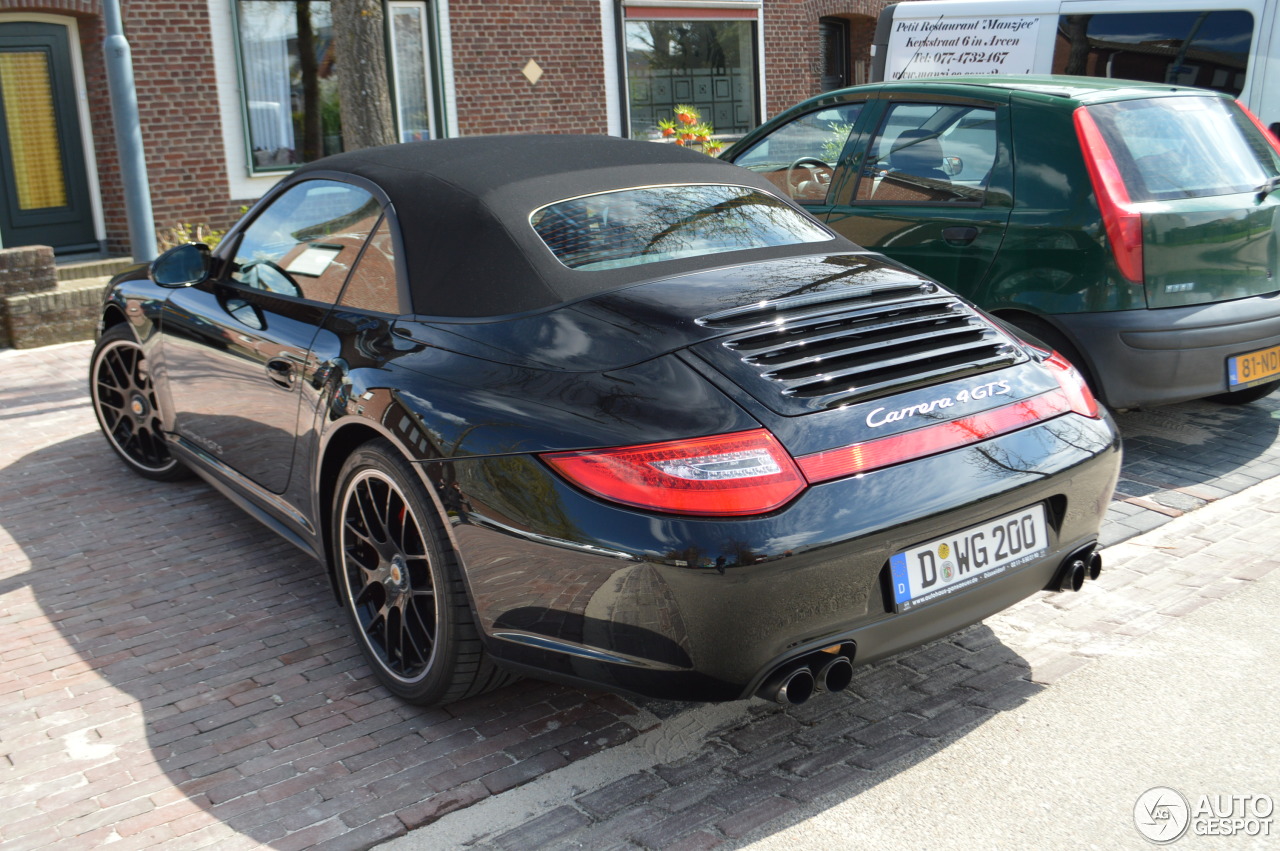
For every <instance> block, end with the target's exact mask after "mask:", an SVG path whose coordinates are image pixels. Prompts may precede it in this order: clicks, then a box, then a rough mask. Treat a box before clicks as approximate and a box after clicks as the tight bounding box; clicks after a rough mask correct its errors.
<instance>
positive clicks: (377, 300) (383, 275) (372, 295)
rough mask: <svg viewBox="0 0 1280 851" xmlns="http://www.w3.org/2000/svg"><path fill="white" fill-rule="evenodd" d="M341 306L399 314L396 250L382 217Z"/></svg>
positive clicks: (348, 283)
mask: <svg viewBox="0 0 1280 851" xmlns="http://www.w3.org/2000/svg"><path fill="white" fill-rule="evenodd" d="M340 303H341V305H342V306H343V307H350V308H353V309H355V310H369V311H373V312H375V313H389V314H392V315H397V316H398V315H399V314H401V313H403V312H404V310H403V309H402V308H401V305H400V291H399V289H398V288H397V287H396V252H395V247H394V246H393V244H392V241H391V226H390V223H389V222H388V221H387V220H386V219H385V218H384V219H383V220H382V224H380V225H378V229H377V230H376V231H374V234H373V237H372V238H371V239H370V240H369V247H368V248H366V249H365V250H364V254H362V255H360V262H359V263H358V264H357V265H356V269H355V272H354V273H352V275H351V280H350V281H348V282H347V288H346V289H345V290H343V291H342V301H341V302H340Z"/></svg>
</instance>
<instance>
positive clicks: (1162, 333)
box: [1054, 292, 1280, 408]
mask: <svg viewBox="0 0 1280 851" xmlns="http://www.w3.org/2000/svg"><path fill="white" fill-rule="evenodd" d="M1054 318H1055V319H1056V320H1057V321H1058V322H1059V323H1060V325H1061V328H1062V330H1063V331H1064V332H1065V333H1066V335H1067V336H1068V337H1069V338H1070V339H1071V342H1072V343H1073V344H1074V345H1075V346H1076V348H1077V349H1078V350H1079V352H1080V354H1081V356H1082V357H1084V358H1085V360H1086V361H1087V362H1088V366H1089V369H1090V371H1091V372H1092V373H1093V376H1094V378H1095V379H1096V380H1097V381H1098V383H1099V385H1100V389H1101V391H1102V395H1103V397H1104V399H1105V401H1106V402H1107V404H1109V405H1110V406H1111V407H1113V408H1138V407H1145V406H1152V405H1166V404H1171V403H1174V402H1185V401H1187V400H1189V399H1202V398H1204V397H1205V396H1212V395H1214V394H1217V393H1225V392H1227V390H1228V386H1227V359H1228V358H1230V357H1232V356H1234V355H1240V354H1244V353H1246V352H1251V351H1256V350H1258V349H1265V348H1268V347H1270V346H1275V345H1280V292H1277V293H1271V294H1269V295H1265V296H1253V297H1250V298H1242V299H1236V300H1234V301H1225V302H1217V303H1214V304H1200V305H1193V306H1190V307H1169V308H1161V309H1159V310H1117V311H1110V312H1105V313H1070V314H1059V315H1057V316H1055V317H1054Z"/></svg>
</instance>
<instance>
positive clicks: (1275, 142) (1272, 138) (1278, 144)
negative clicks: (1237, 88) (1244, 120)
mask: <svg viewBox="0 0 1280 851" xmlns="http://www.w3.org/2000/svg"><path fill="white" fill-rule="evenodd" d="M1236 106H1238V107H1240V111H1241V112H1243V113H1244V114H1245V115H1247V116H1248V117H1249V120H1250V121H1252V122H1253V126H1254V127H1257V128H1258V132H1259V133H1261V134H1262V138H1264V139H1266V140H1267V142H1268V143H1269V144H1270V145H1271V148H1272V150H1274V151H1275V152H1276V153H1277V154H1280V139H1277V138H1276V134H1274V133H1272V132H1271V131H1270V130H1268V129H1267V128H1266V127H1265V126H1264V125H1263V123H1262V120H1261V119H1260V118H1258V116H1256V115H1254V114H1253V111H1252V110H1251V109H1249V107H1247V106H1245V105H1244V104H1243V103H1241V102H1240V101H1236Z"/></svg>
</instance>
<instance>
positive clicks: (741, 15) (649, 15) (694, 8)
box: [615, 0, 767, 139]
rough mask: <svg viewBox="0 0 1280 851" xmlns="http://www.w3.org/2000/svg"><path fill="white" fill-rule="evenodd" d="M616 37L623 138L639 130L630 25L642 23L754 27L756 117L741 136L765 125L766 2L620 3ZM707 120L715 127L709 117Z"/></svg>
mask: <svg viewBox="0 0 1280 851" xmlns="http://www.w3.org/2000/svg"><path fill="white" fill-rule="evenodd" d="M617 2H618V3H619V7H620V9H619V14H618V15H617V17H616V22H617V31H616V34H615V37H616V44H617V54H618V89H617V91H618V106H619V112H620V116H619V117H620V119H621V136H622V138H624V139H630V138H634V137H633V135H632V133H633V131H634V130H635V129H636V128H635V127H634V126H633V122H632V119H631V75H630V72H629V69H628V63H627V59H626V57H627V24H628V23H629V22H641V21H672V22H689V21H723V22H728V21H743V22H749V23H750V24H751V26H752V36H753V37H752V39H751V42H752V56H751V62H752V65H753V67H754V70H755V79H754V86H753V97H752V104H751V108H752V113H753V118H752V120H751V121H750V122H748V123H749V125H750V126H749V127H748V129H747V130H746V131H744V133H743V134H741V135H746V133H749V132H751V130H752V129H754V128H756V127H758V126H760V124H761V123H762V122H763V115H764V104H765V103H766V99H765V80H766V77H767V75H766V68H765V56H766V54H765V43H764V36H765V27H764V8H763V6H764V4H763V2H762V0H617ZM704 118H705V119H706V120H707V121H708V123H711V124H712V125H714V123H715V122H714V121H713V120H711V118H710V117H709V116H704Z"/></svg>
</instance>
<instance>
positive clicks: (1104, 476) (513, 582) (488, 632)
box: [452, 415, 1120, 700]
mask: <svg viewBox="0 0 1280 851" xmlns="http://www.w3.org/2000/svg"><path fill="white" fill-rule="evenodd" d="M1119 460H1120V451H1119V441H1118V438H1117V437H1116V435H1115V433H1114V431H1113V429H1112V427H1111V424H1110V423H1109V421H1107V420H1105V419H1103V420H1088V419H1085V418H1083V417H1079V416H1075V415H1067V416H1063V417H1059V418H1057V419H1055V420H1051V421H1048V422H1045V423H1041V424H1039V425H1037V426H1034V427H1031V428H1027V429H1024V430H1022V431H1019V432H1015V433H1013V434H1009V435H1005V436H1003V437H1001V438H997V439H994V440H989V441H986V442H984V443H981V444H977V445H975V446H971V447H968V448H966V449H963V450H957V451H953V452H948V453H944V454H941V455H938V456H934V457H932V458H927V459H923V460H920V461H916V462H912V463H908V464H903V465H899V466H898V467H893V468H889V469H886V470H881V471H877V472H875V473H870V474H867V475H864V476H861V477H853V478H849V479H843V480H839V481H833V482H828V483H826V484H822V485H818V486H814V487H810V488H809V489H808V490H807V491H805V493H804V494H802V495H801V496H800V497H799V498H797V499H796V500H795V501H794V502H793V503H792V504H791V505H789V506H788V507H787V508H785V509H783V510H781V511H779V512H775V513H774V514H772V515H769V516H766V517H760V518H747V519H743V520H737V521H732V522H725V521H699V520H692V519H689V518H677V517H661V516H657V515H651V514H643V513H640V512H634V511H630V510H627V509H624V508H621V507H616V506H611V505H606V504H604V503H601V502H599V501H597V500H594V499H592V498H590V497H588V496H585V495H583V494H580V493H578V492H577V491H575V490H573V489H572V488H569V487H568V486H566V485H564V484H563V483H561V482H560V481H559V480H558V479H556V478H555V477H553V476H550V474H547V476H548V478H547V479H546V480H545V485H546V486H545V489H544V487H543V486H541V485H539V486H538V488H537V490H538V492H539V494H540V496H542V497H544V498H543V499H542V500H540V504H541V505H542V506H543V507H544V508H545V507H547V506H550V509H551V510H549V511H542V512H540V514H541V515H542V516H541V517H540V518H535V517H523V518H518V517H514V516H512V514H511V511H510V509H511V503H509V502H508V503H505V504H504V505H499V504H498V502H500V499H499V498H497V497H493V502H489V500H488V499H487V498H486V493H485V487H484V486H483V485H482V480H484V479H486V478H489V477H490V474H491V471H487V470H486V469H485V468H486V466H487V464H488V463H489V462H486V461H485V460H483V459H476V460H468V461H457V462H453V463H454V464H455V465H456V468H457V469H456V473H457V474H458V481H459V483H460V484H461V485H462V487H463V490H464V491H466V492H467V493H468V497H469V508H470V510H469V511H468V512H466V513H460V514H459V515H458V516H457V517H456V518H454V522H453V524H452V535H453V538H454V541H455V544H456V545H457V547H458V550H459V553H460V555H461V561H462V563H463V566H464V572H465V578H466V581H467V584H468V589H469V591H470V594H471V599H472V602H473V604H474V605H475V608H476V613H477V616H478V619H479V623H480V625H481V628H482V631H483V634H484V637H485V641H486V645H487V647H488V649H489V651H490V652H491V653H492V654H493V656H494V657H496V658H497V659H500V660H502V661H504V662H505V663H506V664H508V665H509V666H511V667H513V668H516V669H518V670H524V671H528V672H530V673H535V674H536V675H537V676H539V677H542V678H549V679H560V680H563V681H569V682H574V683H578V684H586V685H589V686H594V687H604V688H609V689H613V690H617V691H623V692H631V693H637V694H642V695H646V696H650V697H657V698H663V699H676V700H731V699H737V698H742V697H748V696H750V695H751V694H753V693H754V692H755V690H756V689H757V688H758V686H759V685H760V683H761V682H762V681H763V679H764V678H765V676H766V675H767V674H768V673H769V672H770V671H772V670H774V669H775V668H776V667H778V666H779V665H782V664H784V663H786V662H787V661H788V660H790V659H794V658H797V657H799V656H802V655H804V654H806V653H808V652H810V651H812V650H814V649H816V648H820V647H824V646H828V645H831V644H835V643H849V642H852V643H854V644H856V654H855V657H854V662H855V664H860V663H863V662H869V661H873V660H875V659H878V658H881V657H884V656H887V655H890V654H893V653H896V652H898V651H901V650H904V649H907V648H910V647H913V646H916V645H919V644H921V643H923V642H926V641H929V640H931V639H934V638H937V637H940V636H943V635H947V634H949V633H951V632H954V631H955V630H957V629H960V628H962V627H964V626H966V625H968V624H971V623H974V622H976V621H979V620H982V619H983V618H985V617H988V616H990V615H992V614H994V613H996V612H998V611H1000V610H1002V609H1004V608H1006V607H1008V606H1010V605H1012V604H1013V603H1015V602H1017V601H1018V600H1020V599H1022V598H1024V597H1026V596H1028V595H1030V594H1032V593H1034V592H1035V591H1037V590H1040V589H1042V588H1044V587H1045V586H1046V585H1048V583H1049V582H1050V580H1051V579H1052V578H1053V575H1054V574H1055V573H1056V571H1057V568H1058V566H1059V565H1060V564H1061V563H1062V561H1063V560H1064V559H1065V558H1066V556H1067V555H1068V554H1070V553H1071V552H1074V551H1075V550H1077V549H1079V548H1081V547H1082V546H1087V545H1088V544H1089V543H1091V542H1092V541H1095V540H1096V537H1097V531H1098V527H1099V525H1100V524H1101V522H1102V517H1103V514H1104V513H1105V511H1106V508H1107V505H1108V503H1109V500H1110V496H1111V492H1112V488H1113V487H1114V484H1115V480H1116V475H1117V473H1118V469H1119ZM530 464H531V465H536V462H532V461H531V462H530ZM534 469H535V467H534V466H530V467H528V468H526V469H525V470H524V472H523V473H522V474H521V479H522V481H523V482H524V486H525V487H528V486H529V485H530V481H529V476H530V475H531V474H532V471H533V470H534ZM492 484H494V485H497V486H499V487H501V483H500V482H492ZM1037 502H1039V503H1043V504H1045V506H1046V508H1047V509H1048V512H1047V513H1048V516H1049V522H1050V526H1051V530H1050V545H1049V549H1048V552H1047V553H1046V554H1045V555H1044V556H1043V557H1042V558H1040V559H1039V560H1037V561H1034V562H1032V563H1029V564H1026V565H1023V566H1021V567H1019V568H1017V569H1016V570H1014V571H1011V572H1009V573H1007V574H1004V575H1002V576H1000V577H997V578H994V579H991V580H988V581H986V582H984V583H981V584H978V585H976V586H974V587H971V588H969V589H967V590H965V591H963V592H960V593H956V594H953V595H951V596H949V597H945V598H943V599H941V600H939V601H937V602H934V603H930V604H928V605H924V606H921V607H920V608H918V609H914V610H912V611H909V612H905V613H902V614H894V613H893V611H892V601H891V597H890V596H889V587H888V571H887V562H888V559H889V557H890V556H891V555H892V554H894V553H895V552H898V551H900V550H903V549H906V548H908V547H910V546H913V545H916V544H919V543H921V542H924V541H928V540H930V539H932V538H934V537H936V536H939V535H943V534H947V533H950V532H953V531H956V530H959V529H963V528H967V527H968V526H971V525H974V524H977V523H981V522H983V521H986V520H989V519H991V518H993V517H997V516H1000V515H1002V514H1004V513H1007V512H1010V511H1013V510H1016V509H1019V508H1022V507H1025V506H1027V505H1030V504H1033V503H1037ZM487 503H488V504H487ZM503 509H505V512H504V510H503ZM548 520H552V521H554V522H553V523H548V522H547V521H548ZM588 530H591V531H594V533H595V534H588Z"/></svg>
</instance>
